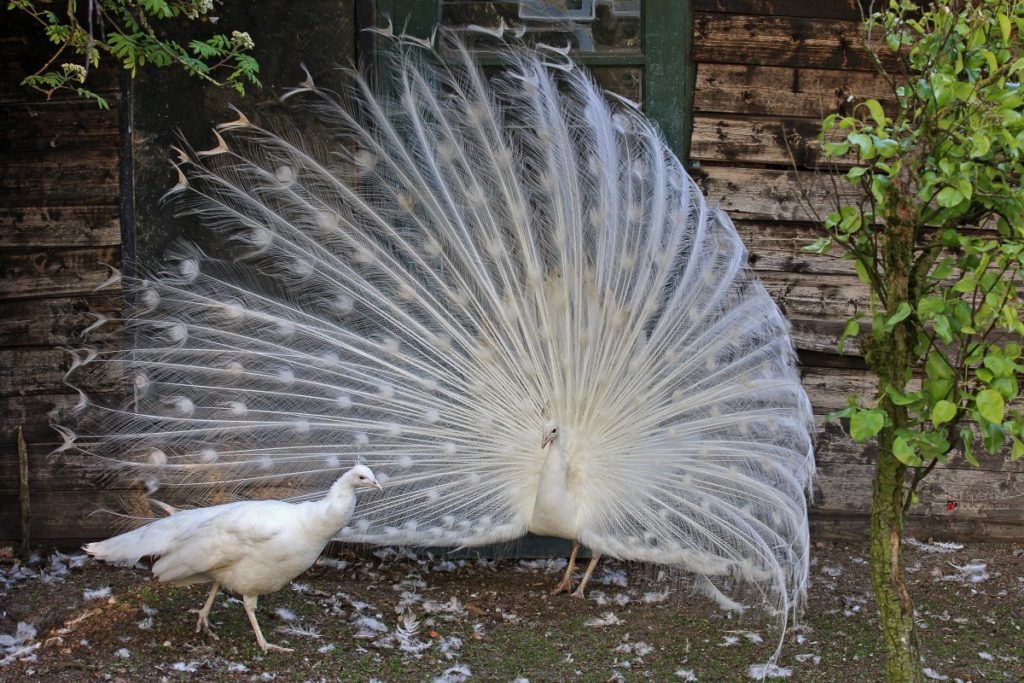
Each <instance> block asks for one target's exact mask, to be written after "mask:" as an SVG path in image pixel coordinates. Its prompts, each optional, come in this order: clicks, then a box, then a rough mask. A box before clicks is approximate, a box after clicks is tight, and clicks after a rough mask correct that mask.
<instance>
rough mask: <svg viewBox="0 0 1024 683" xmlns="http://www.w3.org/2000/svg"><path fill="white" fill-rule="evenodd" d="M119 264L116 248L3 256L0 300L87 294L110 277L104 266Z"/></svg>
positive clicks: (0, 271)
mask: <svg viewBox="0 0 1024 683" xmlns="http://www.w3.org/2000/svg"><path fill="white" fill-rule="evenodd" d="M120 263H121V248H120V247H119V246H105V247H90V248H71V249H45V250H27V251H17V252H10V253H6V254H4V255H3V256H2V257H0V265H2V270H0V298H7V299H27V298H43V297H57V296H76V295H83V294H91V293H92V292H93V291H94V290H95V289H96V288H97V287H99V286H100V285H102V284H103V283H105V282H107V280H108V279H109V278H110V276H111V270H110V268H109V267H108V266H114V267H119V265H120ZM105 264H106V265H105Z"/></svg>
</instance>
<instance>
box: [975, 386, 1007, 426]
mask: <svg viewBox="0 0 1024 683" xmlns="http://www.w3.org/2000/svg"><path fill="white" fill-rule="evenodd" d="M974 400H975V404H976V405H977V406H978V413H980V414H981V416H982V417H983V418H985V419H986V420H988V421H989V422H992V423H994V424H1002V423H1003V416H1004V415H1005V413H1006V402H1005V401H1004V400H1003V395H1002V394H1000V393H999V392H998V391H994V390H993V389H983V390H982V391H979V392H978V396H977V397H976V398H975V399H974Z"/></svg>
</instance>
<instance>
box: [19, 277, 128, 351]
mask: <svg viewBox="0 0 1024 683" xmlns="http://www.w3.org/2000/svg"><path fill="white" fill-rule="evenodd" d="M121 306H122V299H121V294H120V292H118V291H112V290H103V292H102V293H100V294H92V295H89V296H77V297H61V298H56V299H42V300H33V299H22V300H17V299H16V300H11V301H2V300H0V347H6V346H64V345H69V344H80V343H82V342H83V341H85V340H83V338H82V332H83V331H84V330H85V329H86V328H88V327H90V326H92V325H93V324H95V323H96V322H97V320H98V316H104V317H106V318H116V317H118V316H120V314H121ZM121 329H122V326H121V324H120V323H114V322H108V323H106V324H104V325H102V326H100V327H98V328H96V329H95V330H93V331H91V332H90V333H89V336H88V341H89V342H90V343H104V342H112V341H117V340H118V339H120V335H121Z"/></svg>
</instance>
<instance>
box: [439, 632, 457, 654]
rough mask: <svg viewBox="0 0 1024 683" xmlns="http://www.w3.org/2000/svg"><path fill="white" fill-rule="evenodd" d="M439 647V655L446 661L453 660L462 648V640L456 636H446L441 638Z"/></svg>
mask: <svg viewBox="0 0 1024 683" xmlns="http://www.w3.org/2000/svg"><path fill="white" fill-rule="evenodd" d="M440 647H441V654H443V655H444V656H445V658H446V659H454V658H455V656H456V655H457V654H458V653H459V650H460V649H461V648H462V638H459V637H458V636H446V637H444V638H441V642H440Z"/></svg>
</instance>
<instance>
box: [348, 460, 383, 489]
mask: <svg viewBox="0 0 1024 683" xmlns="http://www.w3.org/2000/svg"><path fill="white" fill-rule="evenodd" d="M342 478H343V479H345V480H346V481H348V483H349V484H351V485H352V488H354V489H378V490H380V489H382V488H383V487H382V486H381V485H380V483H379V482H378V481H377V477H375V476H374V475H373V470H371V469H370V468H369V467H367V466H366V465H356V466H355V467H353V468H352V469H350V470H349V471H348V472H346V473H345V475H344V477H342Z"/></svg>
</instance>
